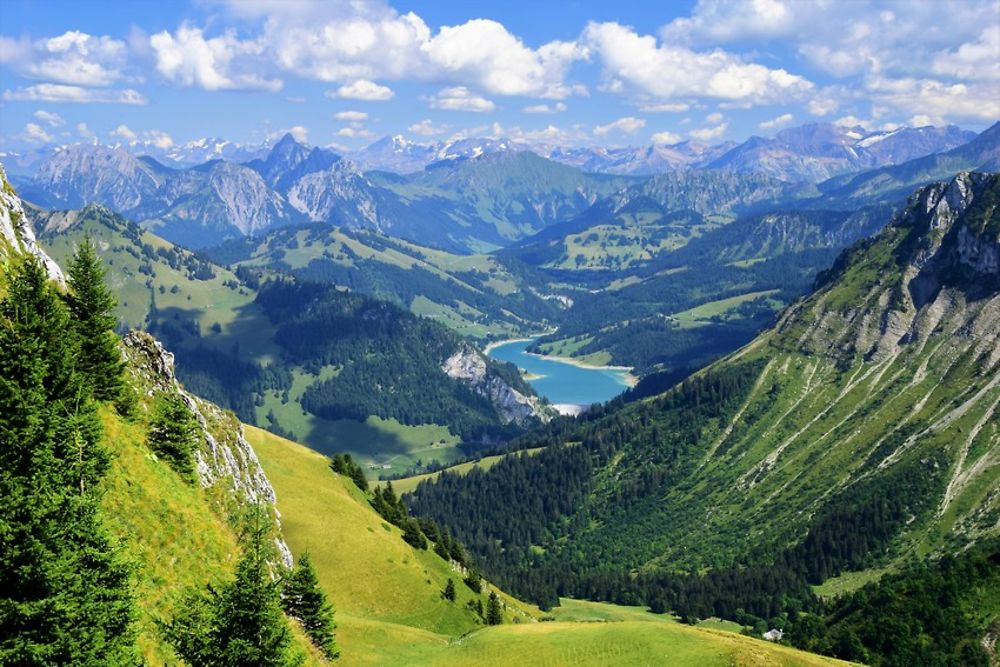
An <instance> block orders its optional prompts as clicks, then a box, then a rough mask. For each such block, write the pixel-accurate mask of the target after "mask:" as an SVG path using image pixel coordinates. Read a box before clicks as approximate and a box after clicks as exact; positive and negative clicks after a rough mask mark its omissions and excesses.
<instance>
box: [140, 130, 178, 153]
mask: <svg viewBox="0 0 1000 667" xmlns="http://www.w3.org/2000/svg"><path fill="white" fill-rule="evenodd" d="M142 136H143V140H144V142H145V143H147V144H152V145H154V146H156V147H157V148H160V149H162V150H166V149H168V148H170V147H171V146H173V145H174V140H173V138H172V137H171V136H170V135H169V134H167V133H166V132H163V131H162V130H147V131H145V132H143V133H142Z"/></svg>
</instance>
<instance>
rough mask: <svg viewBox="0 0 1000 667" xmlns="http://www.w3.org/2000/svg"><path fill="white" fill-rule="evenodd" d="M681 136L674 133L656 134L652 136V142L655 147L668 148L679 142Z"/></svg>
mask: <svg viewBox="0 0 1000 667" xmlns="http://www.w3.org/2000/svg"><path fill="white" fill-rule="evenodd" d="M681 139H682V137H681V135H679V134H677V133H675V132H657V133H656V134H654V135H653V136H652V142H653V143H654V144H656V145H657V146H670V145H673V144H678V143H680V142H681Z"/></svg>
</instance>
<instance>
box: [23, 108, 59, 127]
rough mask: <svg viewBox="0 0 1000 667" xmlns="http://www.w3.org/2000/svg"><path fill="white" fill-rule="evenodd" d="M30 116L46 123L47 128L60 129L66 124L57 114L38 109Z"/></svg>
mask: <svg viewBox="0 0 1000 667" xmlns="http://www.w3.org/2000/svg"><path fill="white" fill-rule="evenodd" d="M31 115H32V116H34V117H35V118H37V119H38V120H40V121H42V122H43V123H46V124H47V125H48V126H49V127H62V126H63V125H64V124H65V123H66V121H64V120H63V118H62V116H60V115H59V114H57V113H53V112H51V111H45V110H44V109H39V110H38V111H36V112H35V113H33V114H31Z"/></svg>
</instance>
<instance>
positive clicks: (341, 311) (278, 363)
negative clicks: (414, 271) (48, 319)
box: [29, 205, 546, 471]
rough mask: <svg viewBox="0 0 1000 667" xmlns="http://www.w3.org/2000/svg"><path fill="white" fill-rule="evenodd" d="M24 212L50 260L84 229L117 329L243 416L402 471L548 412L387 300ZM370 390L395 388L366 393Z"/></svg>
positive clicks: (115, 228) (88, 217)
mask: <svg viewBox="0 0 1000 667" xmlns="http://www.w3.org/2000/svg"><path fill="white" fill-rule="evenodd" d="M29 214H30V216H31V217H32V218H33V220H34V222H35V227H36V228H37V229H38V230H39V236H40V238H41V243H42V244H43V245H44V246H45V247H46V249H48V250H49V252H51V253H52V255H53V257H55V258H56V259H57V260H59V261H65V260H66V259H67V258H68V257H69V256H70V254H71V253H72V251H73V248H74V247H75V245H76V244H78V243H79V242H80V241H81V240H82V239H83V238H84V237H85V236H88V235H89V236H90V238H92V239H93V240H94V242H95V243H96V244H97V246H98V254H99V255H100V256H101V257H102V258H103V259H104V260H105V262H106V265H107V268H108V282H109V285H110V286H111V288H112V289H113V290H114V291H115V292H116V294H117V295H118V298H119V306H118V309H117V311H116V313H117V314H118V316H119V318H120V326H121V328H123V329H127V328H131V327H143V328H146V329H147V330H149V331H151V332H153V333H155V334H156V335H157V336H158V337H160V338H161V339H162V340H163V341H164V342H165V344H167V346H168V347H169V348H170V349H171V350H173V351H174V353H175V354H176V355H177V358H178V368H179V370H178V372H179V374H180V377H181V379H182V380H183V381H184V382H185V383H186V384H187V385H188V386H189V388H191V389H192V390H193V391H195V392H197V393H198V394H200V395H203V396H205V397H206V398H208V399H210V400H213V401H215V402H217V403H219V404H220V405H223V406H225V407H227V408H230V409H232V410H234V411H235V412H236V414H237V415H238V416H239V417H240V418H241V419H242V420H244V421H246V422H249V423H255V424H263V425H266V426H268V427H269V428H272V429H274V430H276V431H279V432H285V433H288V434H294V435H295V436H296V437H298V438H300V439H302V440H303V441H305V442H307V443H309V444H310V445H312V446H313V447H315V448H317V449H320V450H322V451H326V452H328V453H332V452H335V451H341V450H347V451H352V452H354V453H355V454H356V455H358V456H359V457H361V458H362V459H363V460H365V461H366V463H371V464H372V465H374V463H375V462H376V461H377V462H378V464H379V465H389V466H390V469H396V470H397V471H402V470H406V469H407V468H409V467H411V466H412V465H413V464H414V462H415V461H416V460H417V459H419V458H423V459H425V460H432V459H438V460H440V461H442V462H445V461H448V460H451V459H453V458H455V457H457V456H460V453H459V451H458V449H457V448H456V444H457V442H458V441H459V439H460V438H464V439H465V440H467V441H469V442H475V441H477V440H478V439H479V438H480V437H481V436H482V435H483V434H484V433H492V434H503V433H512V432H516V431H517V430H518V429H519V428H521V427H523V426H525V425H527V424H528V423H529V422H531V421H532V420H534V419H535V418H536V416H542V417H543V418H544V416H545V415H546V409H545V408H544V407H543V406H541V405H540V404H539V403H538V400H537V398H536V397H534V396H533V394H532V392H531V390H530V388H528V387H527V386H526V385H525V383H524V382H523V381H522V380H521V379H520V377H519V376H518V375H517V373H516V371H514V370H513V369H510V368H507V367H505V366H501V365H499V364H497V363H495V362H489V361H486V360H485V359H484V358H483V357H482V355H480V354H479V353H478V352H477V351H475V350H474V349H473V348H472V347H471V346H470V345H469V344H468V343H465V342H464V341H463V340H462V339H461V338H459V336H458V335H456V334H455V333H453V332H452V331H450V330H448V329H447V328H445V327H444V326H442V325H441V324H438V323H435V322H432V321H430V320H428V319H425V318H417V317H415V316H413V315H411V314H409V313H407V312H404V311H402V310H400V309H399V308H397V307H395V306H392V305H390V304H388V303H385V302H381V301H375V300H372V299H369V298H365V297H362V296H357V295H353V294H345V293H343V292H341V291H339V290H337V289H335V287H334V286H332V285H329V286H321V285H316V284H313V285H312V286H311V287H309V286H306V284H305V283H303V284H301V285H300V284H298V283H290V282H288V281H287V280H278V279H274V280H264V281H263V283H261V282H260V280H259V277H257V276H255V275H244V277H243V278H241V277H240V276H237V275H236V274H235V273H234V272H232V271H230V270H228V269H225V268H222V267H221V266H218V265H216V264H214V263H212V262H211V261H209V260H206V259H205V258H203V257H201V256H198V255H194V254H193V253H191V252H190V251H187V250H184V249H182V248H180V247H177V246H174V245H173V244H171V243H170V242H168V241H165V240H163V239H161V238H159V237H157V236H155V235H154V234H152V233H150V232H148V231H144V230H142V229H141V228H140V227H138V226H137V225H135V224H133V223H131V222H129V221H127V220H125V219H124V218H122V217H120V216H118V215H116V214H114V213H113V212H111V211H110V210H109V209H107V208H104V207H102V206H97V205H92V206H88V207H86V208H84V209H81V210H79V211H68V212H65V211H64V212H46V211H39V210H37V209H31V210H29ZM268 275H269V276H271V277H273V274H268ZM293 292H294V294H296V295H297V296H296V299H295V300H293V301H291V302H289V301H287V300H286V297H288V296H289V294H291V293H293ZM291 305H296V306H297V309H296V308H291V309H290V308H289V306H291ZM318 320H322V321H323V323H324V324H323V326H313V325H314V324H316V322H317V321H318ZM310 332H311V333H310ZM300 334H303V335H305V334H308V335H307V336H306V337H305V338H303V337H302V335H300ZM361 350H369V351H370V352H371V353H367V352H365V353H362V352H361ZM449 360H452V363H451V365H450V366H448V364H446V363H445V362H447V361H449ZM480 362H481V364H480ZM463 364H464V366H463ZM402 368H405V369H407V370H406V372H404V373H401V372H399V369H402ZM462 368H466V370H464V371H463V370H461V369H462ZM468 369H472V370H468ZM378 383H381V384H382V386H389V385H390V384H391V385H394V386H395V389H394V390H393V391H390V392H379V391H374V390H373V389H372V387H374V385H375V384H378ZM373 400H374V401H378V403H377V404H376V403H373ZM444 404H447V405H450V406H451V407H452V409H451V411H450V412H449V413H447V414H448V415H450V416H448V417H441V415H442V413H441V411H440V410H439V409H438V406H440V405H444ZM439 419H443V421H444V422H445V423H443V424H441V423H439V421H438V420H439ZM449 431H450V432H449Z"/></svg>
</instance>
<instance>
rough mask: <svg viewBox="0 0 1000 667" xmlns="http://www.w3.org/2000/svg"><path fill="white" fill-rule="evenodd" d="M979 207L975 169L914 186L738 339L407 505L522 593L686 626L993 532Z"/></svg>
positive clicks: (989, 204) (991, 403)
mask: <svg viewBox="0 0 1000 667" xmlns="http://www.w3.org/2000/svg"><path fill="white" fill-rule="evenodd" d="M998 198H1000V176H997V175H995V174H992V175H987V174H960V175H959V176H958V177H956V178H955V179H953V180H952V181H950V182H948V183H941V184H937V185H932V186H928V187H926V188H924V189H922V190H920V191H918V192H917V193H915V194H914V195H913V196H912V197H911V199H910V201H909V204H908V206H907V207H906V208H905V210H903V211H901V212H900V213H899V214H898V216H897V217H896V219H895V220H894V222H893V224H892V225H890V226H889V227H888V228H887V229H885V230H884V231H883V232H882V233H881V234H879V235H878V236H876V237H875V238H874V239H871V240H868V241H862V242H859V243H858V244H856V245H855V246H853V247H852V248H851V249H850V250H848V251H846V252H845V253H844V254H842V255H841V257H840V259H839V260H838V261H837V262H836V264H835V265H834V267H833V268H832V269H831V270H830V271H829V272H827V273H826V274H825V275H824V276H823V277H822V278H821V280H820V283H819V286H818V288H817V290H816V291H815V292H814V293H813V294H812V295H810V296H809V297H808V298H806V299H803V300H801V301H799V302H797V303H795V304H793V305H792V306H791V307H789V308H788V309H787V310H786V311H785V312H784V313H783V314H782V316H781V318H780V319H779V321H778V324H777V325H776V326H775V327H774V328H773V329H772V330H770V331H767V332H765V333H764V334H762V335H761V336H760V337H758V338H757V339H755V340H754V341H753V342H752V343H751V344H749V345H747V346H746V347H745V348H743V349H742V350H740V351H739V352H737V353H735V354H733V355H731V356H730V357H728V358H726V359H724V360H723V361H721V362H719V363H717V364H715V365H713V366H711V367H710V368H708V369H707V370H705V371H704V372H702V373H700V374H698V375H697V376H695V377H694V378H692V379H690V380H689V381H686V382H685V383H683V384H682V385H680V386H679V387H677V388H675V389H673V390H671V391H669V392H667V393H666V394H663V395H661V396H658V397H655V398H652V399H648V400H645V401H641V402H638V403H634V404H631V405H628V406H625V407H620V406H613V407H612V408H609V409H605V410H603V411H597V412H594V413H592V414H591V415H589V416H588V417H587V418H585V419H584V420H583V421H581V422H579V423H578V424H575V425H573V424H570V425H567V424H565V423H559V424H557V425H554V426H553V427H552V428H551V429H550V430H549V431H548V432H547V433H546V432H542V433H539V434H537V435H534V436H532V437H529V438H527V439H526V440H525V441H524V442H523V443H522V444H523V445H524V446H526V447H528V446H532V447H533V446H538V445H539V444H542V443H545V442H553V440H554V441H555V442H554V443H553V444H551V445H550V446H549V447H548V448H547V449H546V450H544V451H543V452H541V453H539V454H536V455H534V456H530V457H529V456H514V457H509V458H508V459H505V460H504V461H502V462H500V463H498V464H496V465H494V466H493V467H492V468H490V469H489V470H486V471H484V470H473V471H471V472H470V473H468V474H466V475H464V476H458V475H452V474H448V473H447V472H445V473H442V474H441V475H440V476H439V477H438V478H437V480H436V481H435V482H425V483H423V484H422V485H421V486H419V487H418V488H417V489H416V491H415V492H414V493H413V494H412V496H410V497H409V498H408V502H409V503H410V505H411V507H413V508H414V510H415V511H416V512H418V513H420V514H422V515H427V516H431V517H434V518H436V519H437V520H438V521H440V522H441V523H443V524H444V525H447V526H449V527H450V528H451V529H452V530H453V531H454V532H455V534H457V535H458V536H459V537H461V538H462V539H463V540H464V541H465V542H466V543H467V544H468V545H469V546H470V548H471V549H473V551H474V552H475V554H476V556H477V557H478V558H479V559H480V561H481V562H482V563H483V566H484V568H486V570H487V572H489V573H491V574H493V575H494V576H495V577H497V578H498V579H499V580H500V581H501V582H503V583H505V584H506V585H508V586H510V587H512V588H513V589H514V590H516V591H519V592H521V593H523V594H525V595H529V596H531V597H532V598H533V599H536V600H539V601H543V602H547V603H553V602H554V601H555V597H554V596H555V594H556V593H558V594H559V595H579V596H585V597H593V598H596V599H615V600H619V601H624V600H628V601H640V600H642V601H645V602H647V603H651V602H655V603H656V604H657V605H662V606H664V607H666V608H671V609H674V610H676V611H679V612H682V613H684V614H687V615H690V616H692V617H704V616H707V615H712V614H717V615H723V616H727V617H730V618H733V617H736V616H738V615H740V614H751V615H755V616H757V617H761V618H770V617H773V616H775V615H780V614H781V613H782V612H789V613H792V612H796V611H797V610H799V609H801V608H808V607H809V606H810V605H811V604H812V602H811V593H810V592H809V587H808V586H809V584H819V583H821V582H823V581H825V580H827V579H829V578H831V577H834V576H837V575H840V574H841V573H844V572H852V571H869V570H871V569H872V568H884V567H894V566H895V565H896V564H898V563H900V562H904V561H906V560H907V559H909V558H911V557H916V556H917V555H925V554H942V553H949V552H953V551H955V550H960V549H961V548H963V547H964V546H966V545H968V544H971V543H973V542H974V541H976V540H979V539H982V538H984V537H988V536H992V535H996V533H997V525H998V524H997V521H996V519H997V517H998V516H1000V505H998V498H1000V431H998V429H997V427H996V424H997V419H996V412H997V409H998V406H1000V261H998V257H1000V212H998V210H997V208H996V207H997V201H998ZM511 517H517V519H516V520H514V519H511ZM706 571H707V572H708V573H709V574H707V575H705V576H704V577H701V576H697V574H696V573H701V572H706ZM630 572H631V573H634V572H638V573H639V576H638V577H637V578H636V577H632V576H629V573H630ZM677 572H687V573H690V575H689V576H683V575H677V574H674V573H677ZM994 613H1000V609H997V610H995V612H994ZM744 620H746V619H744ZM982 620H983V619H981V618H980V619H979V620H977V621H976V623H980V622H981V621H982ZM983 631H984V632H985V626H983Z"/></svg>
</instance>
